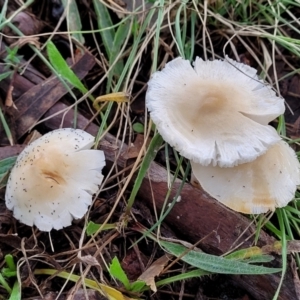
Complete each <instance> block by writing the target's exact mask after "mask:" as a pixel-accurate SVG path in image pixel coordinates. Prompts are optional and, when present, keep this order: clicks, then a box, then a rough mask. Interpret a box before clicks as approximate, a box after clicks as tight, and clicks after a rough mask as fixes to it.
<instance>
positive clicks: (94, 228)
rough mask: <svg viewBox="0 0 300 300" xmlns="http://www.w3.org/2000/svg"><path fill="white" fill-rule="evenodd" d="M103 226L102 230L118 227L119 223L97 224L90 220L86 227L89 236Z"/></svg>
mask: <svg viewBox="0 0 300 300" xmlns="http://www.w3.org/2000/svg"><path fill="white" fill-rule="evenodd" d="M100 227H102V230H109V229H116V228H117V225H116V224H105V225H103V224H96V223H94V222H93V221H90V222H89V223H88V225H87V227H86V234H87V235H88V236H90V235H92V234H94V233H96V232H97V231H98V230H99V228H100Z"/></svg>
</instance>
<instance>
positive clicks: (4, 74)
mask: <svg viewBox="0 0 300 300" xmlns="http://www.w3.org/2000/svg"><path fill="white" fill-rule="evenodd" d="M11 74H12V71H7V72H4V73H2V74H0V81H1V80H3V79H5V78H7V77H9V76H10V75H11Z"/></svg>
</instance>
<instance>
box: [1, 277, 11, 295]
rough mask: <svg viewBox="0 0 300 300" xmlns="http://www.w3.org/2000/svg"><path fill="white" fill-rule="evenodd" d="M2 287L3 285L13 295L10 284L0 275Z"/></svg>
mask: <svg viewBox="0 0 300 300" xmlns="http://www.w3.org/2000/svg"><path fill="white" fill-rule="evenodd" d="M0 285H2V286H3V287H4V288H5V289H6V291H7V292H8V293H9V294H11V288H10V286H9V285H8V283H7V282H6V280H5V278H4V277H3V276H2V274H1V273H0Z"/></svg>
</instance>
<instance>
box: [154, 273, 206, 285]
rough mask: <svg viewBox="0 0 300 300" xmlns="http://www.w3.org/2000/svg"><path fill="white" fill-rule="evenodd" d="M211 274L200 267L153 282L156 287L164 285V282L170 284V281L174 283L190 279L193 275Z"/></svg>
mask: <svg viewBox="0 0 300 300" xmlns="http://www.w3.org/2000/svg"><path fill="white" fill-rule="evenodd" d="M209 274H211V273H210V272H207V271H203V270H201V269H197V270H193V271H189V272H186V273H182V274H179V275H175V276H171V277H168V278H165V279H162V280H160V281H158V282H156V283H155V285H156V286H157V287H159V286H162V285H165V284H170V283H174V282H176V281H181V280H187V279H191V278H195V277H201V276H204V275H209Z"/></svg>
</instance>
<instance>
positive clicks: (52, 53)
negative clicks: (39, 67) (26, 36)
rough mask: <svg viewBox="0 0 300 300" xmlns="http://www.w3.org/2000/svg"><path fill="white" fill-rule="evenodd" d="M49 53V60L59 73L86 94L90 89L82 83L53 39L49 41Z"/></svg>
mask: <svg viewBox="0 0 300 300" xmlns="http://www.w3.org/2000/svg"><path fill="white" fill-rule="evenodd" d="M47 53H48V57H49V60H50V62H51V64H52V66H53V67H54V69H55V70H56V71H57V73H58V74H59V75H60V76H62V77H63V78H64V79H66V80H67V81H68V82H69V83H71V84H72V85H73V86H74V87H76V88H78V89H79V90H80V91H81V92H82V93H83V94H85V93H86V92H87V91H88V90H87V89H86V87H85V86H84V85H83V84H82V82H81V81H80V79H79V78H78V77H77V75H76V74H75V73H74V72H73V71H72V69H71V68H70V67H69V66H68V64H67V62H66V61H65V60H64V58H63V57H62V56H61V54H60V53H59V51H58V50H57V48H56V47H55V45H54V44H53V42H51V41H49V42H48V43H47Z"/></svg>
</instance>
